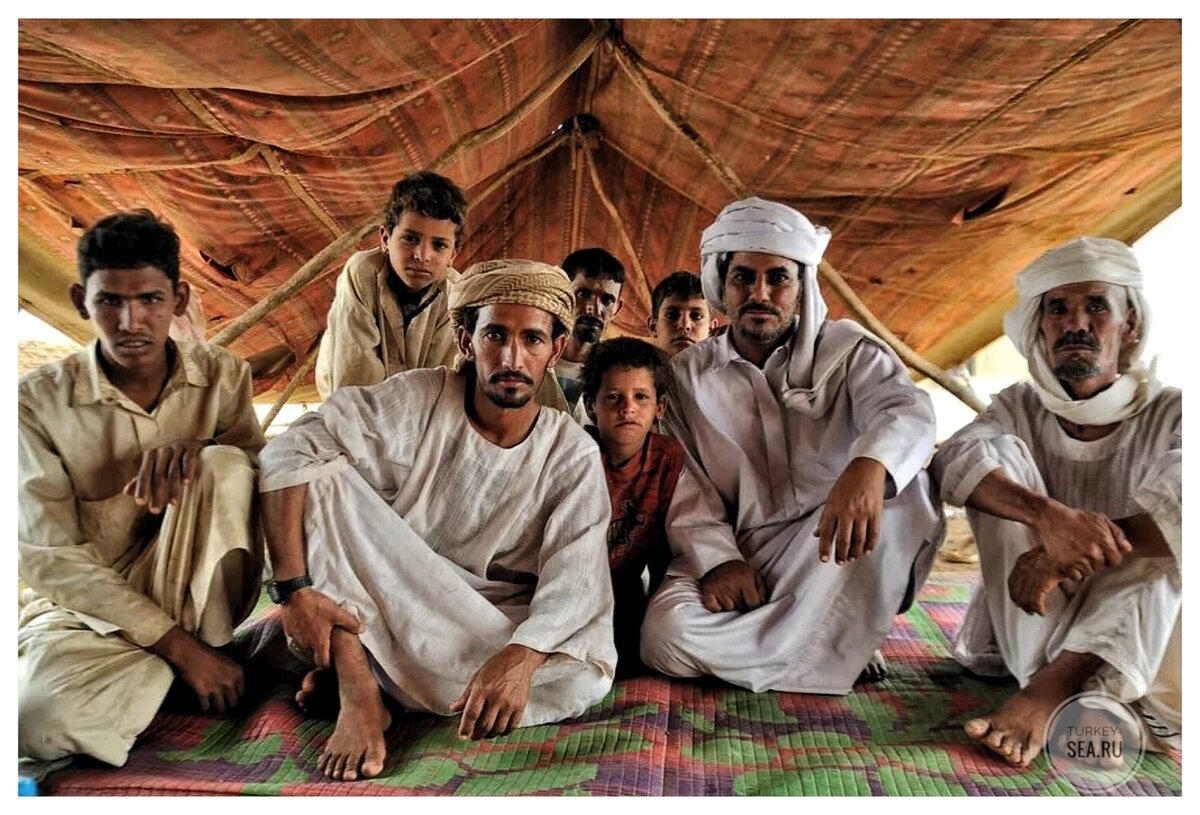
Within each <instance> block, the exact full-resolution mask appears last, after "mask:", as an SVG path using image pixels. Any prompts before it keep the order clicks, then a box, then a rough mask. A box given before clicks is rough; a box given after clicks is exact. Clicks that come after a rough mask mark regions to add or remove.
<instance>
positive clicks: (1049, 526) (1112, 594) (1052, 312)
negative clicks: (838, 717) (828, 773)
mask: <svg viewBox="0 0 1200 815" xmlns="http://www.w3.org/2000/svg"><path fill="white" fill-rule="evenodd" d="M1017 292H1018V294H1019V295H1020V301H1019V302H1018V304H1017V306H1016V307H1015V308H1014V309H1013V310H1012V311H1010V312H1009V313H1008V314H1007V315H1006V317H1005V320H1004V330H1005V333H1006V334H1007V335H1008V336H1009V338H1010V339H1011V340H1012V341H1013V342H1014V343H1015V344H1016V346H1017V348H1018V349H1019V350H1020V351H1021V353H1022V354H1024V356H1025V357H1026V359H1028V361H1029V373H1030V375H1031V376H1032V377H1033V381H1032V382H1021V383H1018V384H1016V385H1013V386H1012V387H1010V388H1007V389H1005V390H1003V391H1001V392H1000V393H998V394H996V396H995V397H993V399H992V403H991V405H989V406H988V408H987V410H985V411H984V412H983V413H981V414H980V415H979V416H978V417H977V418H976V419H975V420H974V421H973V422H972V423H971V424H969V425H967V426H966V427H964V428H963V429H962V430H960V431H959V432H958V433H956V434H954V436H953V437H951V438H950V439H949V440H948V441H947V442H946V443H945V444H944V445H943V446H942V448H941V450H939V451H938V454H937V456H935V457H934V460H933V465H932V469H933V471H934V472H935V474H936V475H937V478H938V480H939V481H940V484H941V493H942V498H943V500H945V501H946V502H948V503H951V504H955V505H957V506H966V507H967V518H968V520H969V521H970V524H971V529H972V532H973V533H974V536H975V539H976V541H977V542H978V545H979V553H980V567H981V569H982V572H983V585H982V586H981V587H980V588H979V589H977V590H976V594H975V596H974V597H973V598H972V602H971V605H970V606H969V607H968V611H967V616H966V618H965V619H964V622H963V627H962V629H961V630H960V631H959V633H958V635H957V637H956V641H955V645H954V654H955V657H956V658H957V659H958V660H959V661H960V662H961V663H963V665H965V666H966V667H967V668H969V669H971V670H973V671H975V672H976V673H981V674H993V675H1003V674H1006V673H1010V674H1012V675H1013V676H1014V677H1016V679H1017V681H1018V683H1019V684H1020V686H1021V690H1020V691H1018V692H1017V693H1016V694H1014V695H1013V696H1012V698H1010V699H1009V700H1008V701H1007V702H1005V703H1004V705H1002V706H1001V707H1000V708H999V709H998V710H996V711H994V712H993V713H991V714H989V715H987V716H983V717H980V718H975V719H971V720H969V721H968V722H967V723H966V731H967V734H968V735H969V736H970V737H971V738H972V739H974V740H976V741H978V742H980V743H981V744H983V745H985V746H986V747H987V748H989V749H991V750H992V751H994V752H996V753H997V754H999V755H1000V756H1002V757H1003V758H1004V759H1006V760H1007V761H1009V762H1011V763H1013V764H1020V765H1026V764H1028V763H1029V762H1030V761H1031V760H1032V759H1033V757H1034V756H1036V755H1037V754H1038V752H1039V751H1040V750H1041V749H1042V746H1043V741H1044V739H1045V732H1044V731H1045V729H1046V725H1047V722H1048V721H1049V719H1050V717H1051V715H1052V714H1053V712H1054V710H1055V708H1056V707H1057V706H1058V705H1059V704H1060V703H1061V702H1063V701H1064V700H1065V699H1067V698H1068V697H1070V696H1072V695H1073V694H1075V693H1077V692H1079V691H1080V690H1095V691H1100V692H1104V693H1107V694H1110V695H1112V696H1115V697H1117V698H1119V699H1121V700H1122V701H1125V702H1135V707H1136V708H1137V709H1138V710H1139V712H1140V713H1141V714H1142V716H1143V718H1144V719H1145V721H1146V723H1147V725H1148V726H1149V729H1150V732H1151V733H1152V734H1153V735H1154V737H1155V739H1152V740H1151V746H1162V745H1163V744H1167V745H1170V744H1173V743H1177V741H1178V738H1179V728H1180V701H1181V699H1180V684H1179V680H1180V675H1179V667H1180V665H1179V647H1178V646H1179V630H1178V617H1179V609H1180V603H1181V591H1182V583H1181V576H1180V568H1179V560H1178V558H1179V551H1180V550H1179V546H1180V541H1181V521H1182V501H1181V499H1182V496H1181V487H1180V484H1181V474H1182V467H1183V430H1182V394H1181V392H1180V391H1179V390H1177V389H1175V388H1164V387H1162V386H1161V385H1160V384H1159V382H1158V380H1157V379H1156V378H1155V376H1154V372H1153V368H1152V367H1150V368H1147V367H1146V366H1145V365H1143V364H1142V362H1141V359H1140V357H1141V352H1142V348H1143V347H1144V345H1145V342H1146V335H1147V333H1148V330H1149V327H1150V314H1149V311H1148V310H1147V307H1146V302H1145V300H1144V298H1143V297H1142V274H1141V270H1140V269H1139V268H1138V264H1137V259H1136V258H1135V257H1134V255H1133V252H1132V251H1131V250H1130V249H1129V247H1128V246H1126V245H1125V244H1123V243H1121V242H1120V241H1115V240H1110V239H1106V238H1089V237H1084V238H1079V239H1077V240H1074V241H1071V242H1070V243H1067V244H1065V245H1063V246H1059V247H1057V248H1055V249H1051V250H1050V251H1048V252H1046V253H1045V254H1043V255H1042V256H1041V257H1039V258H1038V259H1037V260H1036V261H1034V263H1033V264H1032V265H1031V266H1029V268H1027V269H1025V270H1024V271H1023V272H1021V274H1020V275H1018V276H1017Z"/></svg>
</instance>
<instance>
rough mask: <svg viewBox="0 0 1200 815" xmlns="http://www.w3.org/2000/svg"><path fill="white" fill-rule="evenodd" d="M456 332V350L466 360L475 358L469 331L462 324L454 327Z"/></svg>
mask: <svg viewBox="0 0 1200 815" xmlns="http://www.w3.org/2000/svg"><path fill="white" fill-rule="evenodd" d="M455 330H456V331H457V332H458V350H459V352H460V353H462V355H463V358H464V359H466V360H468V361H474V360H475V349H474V348H473V347H472V346H471V332H470V331H467V329H466V328H464V327H463V326H461V325H460V326H459V327H458V328H457V329H455Z"/></svg>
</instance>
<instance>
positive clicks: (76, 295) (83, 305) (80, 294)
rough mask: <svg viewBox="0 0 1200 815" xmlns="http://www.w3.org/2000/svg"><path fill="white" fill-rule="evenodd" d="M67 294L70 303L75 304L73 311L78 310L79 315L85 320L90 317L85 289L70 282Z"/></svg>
mask: <svg viewBox="0 0 1200 815" xmlns="http://www.w3.org/2000/svg"><path fill="white" fill-rule="evenodd" d="M69 294H70V295H71V305H73V306H75V311H77V312H79V316H80V317H82V318H83V319H85V320H90V319H92V315H90V314H88V310H87V290H85V289H84V288H83V286H81V285H79V284H78V283H72V284H71V288H70V290H69Z"/></svg>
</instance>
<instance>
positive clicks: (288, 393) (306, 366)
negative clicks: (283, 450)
mask: <svg viewBox="0 0 1200 815" xmlns="http://www.w3.org/2000/svg"><path fill="white" fill-rule="evenodd" d="M320 348H321V335H320V334H318V335H317V338H316V339H315V340H313V344H312V348H310V349H308V356H306V357H305V358H304V362H303V363H302V364H301V365H300V367H299V368H297V369H296V373H294V374H292V378H291V379H290V380H288V383H287V387H286V388H284V389H283V393H281V394H279V398H278V399H276V400H275V404H274V405H272V406H271V410H270V412H269V413H267V415H266V416H265V417H264V418H263V420H262V431H263V433H266V432H267V428H268V427H270V426H271V422H273V421H275V417H276V416H278V415H279V411H281V410H283V406H284V405H286V404H287V403H288V400H290V399H291V398H292V394H293V393H295V392H296V388H297V387H299V386H300V383H301V382H303V381H304V377H306V376H308V372H309V371H311V370H312V369H313V366H314V365H316V364H317V351H318V350H320Z"/></svg>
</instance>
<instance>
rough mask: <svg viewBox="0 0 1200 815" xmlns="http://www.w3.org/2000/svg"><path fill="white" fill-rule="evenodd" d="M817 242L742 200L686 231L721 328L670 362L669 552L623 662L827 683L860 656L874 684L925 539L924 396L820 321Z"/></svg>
mask: <svg viewBox="0 0 1200 815" xmlns="http://www.w3.org/2000/svg"><path fill="white" fill-rule="evenodd" d="M828 240H829V231H828V230H827V229H825V228H823V227H814V226H813V225H812V224H811V223H809V221H808V220H807V219H806V218H805V217H804V216H803V215H801V214H800V213H799V212H797V211H795V210H793V209H791V208H790V207H786V206H783V205H782V204H777V203H773V202H770V201H764V200H761V199H758V198H750V199H747V200H744V201H738V202H735V203H733V204H730V205H729V206H727V207H726V208H725V209H724V210H722V212H721V214H720V215H719V216H718V218H717V221H716V223H714V224H713V225H712V226H710V227H709V228H708V229H706V230H705V231H704V236H703V239H702V243H701V261H702V270H703V271H702V276H701V277H702V282H703V287H704V292H705V295H706V297H707V298H708V300H709V302H710V303H711V304H712V306H713V308H715V309H717V310H719V311H722V312H725V313H728V315H729V317H730V320H731V329H730V331H729V332H727V333H726V334H724V335H723V336H721V337H718V338H715V339H710V340H709V341H707V342H703V343H698V344H696V345H695V346H693V347H691V348H688V349H686V350H684V351H681V352H680V353H679V354H677V355H676V356H675V357H673V358H672V360H671V363H670V368H671V372H672V375H673V377H674V390H673V398H672V400H671V402H670V403H669V406H668V411H667V429H668V431H669V432H671V433H673V434H674V435H676V436H677V437H678V438H679V440H680V441H681V442H682V443H683V446H684V449H685V450H686V451H687V466H686V467H685V469H684V472H683V475H682V476H681V478H680V481H679V486H678V487H677V488H676V491H675V498H674V501H673V502H672V505H671V510H670V513H669V515H668V518H667V535H668V539H669V541H670V543H671V546H672V550H673V552H674V554H675V560H674V561H673V563H672V566H671V569H670V571H669V572H668V578H667V580H666V581H665V582H664V584H663V586H662V588H661V589H660V590H659V591H658V592H657V593H656V594H655V596H654V597H653V599H652V600H651V602H650V607H649V610H648V611H647V613H646V618H645V622H644V624H643V626H642V658H643V660H644V661H645V662H646V664H647V665H649V666H651V667H653V668H655V669H657V670H659V671H662V672H663V673H666V674H668V675H670V676H680V677H687V676H698V675H702V674H711V675H715V676H717V677H720V678H721V679H724V680H725V681H727V682H731V683H733V684H735V685H740V686H742V687H746V688H749V689H751V690H753V691H764V690H781V691H799V692H811V693H829V694H844V693H847V692H849V691H850V689H851V687H852V686H853V684H854V683H855V681H856V679H857V678H858V677H859V676H860V674H863V673H864V671H865V669H867V668H868V666H870V667H871V671H870V672H869V673H870V676H868V677H867V678H878V677H879V674H878V673H876V670H877V669H878V670H881V669H882V666H881V665H880V664H878V663H873V662H872V660H873V658H878V654H877V653H876V649H877V648H878V647H879V646H880V644H881V643H882V642H883V640H884V638H886V637H887V635H888V632H889V631H890V630H891V627H892V621H893V618H894V616H895V615H896V614H897V613H899V612H900V611H902V610H904V609H905V608H906V607H907V605H908V604H910V603H911V602H912V598H913V596H914V595H915V593H916V591H917V590H918V589H919V588H920V586H921V584H922V583H923V582H924V579H925V577H926V575H927V574H928V571H929V567H930V565H931V564H932V561H933V556H934V554H935V552H936V549H937V544H938V543H939V542H940V540H941V538H942V536H943V534H944V528H945V527H944V522H943V518H942V513H941V504H940V502H937V501H936V500H935V499H934V497H933V494H932V492H931V487H930V482H929V479H928V477H927V475H926V474H925V472H924V471H923V470H922V466H923V464H924V462H925V459H926V457H927V456H928V455H929V453H930V451H931V450H932V448H933V442H934V417H933V409H932V406H931V404H930V400H929V398H928V396H926V395H925V394H924V393H922V392H921V391H920V390H918V389H917V388H916V387H914V386H913V384H912V382H911V380H910V379H909V377H908V373H907V372H906V370H905V368H904V365H902V364H901V363H900V361H899V360H898V359H897V358H896V357H895V355H894V354H893V353H892V352H891V351H890V350H889V349H888V348H886V347H885V346H884V345H883V344H882V343H881V341H880V340H878V339H877V338H876V337H874V336H873V335H871V334H869V333H868V332H866V331H865V330H863V329H862V328H860V327H859V326H858V325H857V324H855V323H851V322H849V321H845V320H839V321H827V320H826V319H825V314H826V307H825V302H824V300H823V299H822V297H821V293H820V291H819V289H818V288H817V277H816V270H817V265H818V264H819V263H820V260H821V254H822V252H823V251H824V248H825V245H826V243H827V242H828ZM879 659H880V660H881V658H879Z"/></svg>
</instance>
